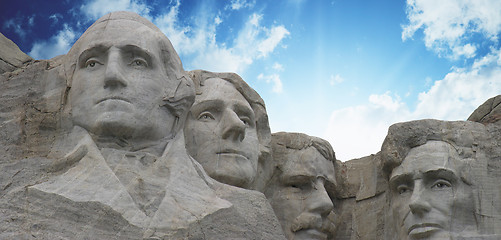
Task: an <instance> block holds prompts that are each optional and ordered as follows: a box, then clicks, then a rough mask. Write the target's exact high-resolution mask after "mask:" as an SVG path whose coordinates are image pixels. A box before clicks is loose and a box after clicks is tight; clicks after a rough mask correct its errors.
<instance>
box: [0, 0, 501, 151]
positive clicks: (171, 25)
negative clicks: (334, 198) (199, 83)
mask: <svg viewBox="0 0 501 240" xmlns="http://www.w3.org/2000/svg"><path fill="white" fill-rule="evenodd" d="M3 5H4V6H2V8H1V9H0V24H1V25H0V31H1V33H2V34H4V35H5V36H6V37H8V38H10V39H11V40H13V41H14V42H15V43H16V44H18V46H19V47H20V48H21V50H22V51H24V52H26V53H27V54H29V55H30V56H31V57H33V58H35V59H48V58H52V57H54V56H56V55H60V54H65V53H66V52H67V51H68V50H69V48H70V47H71V45H72V44H73V43H74V42H75V41H76V39H77V38H78V37H79V36H80V35H81V34H82V33H83V31H85V29H86V28H87V27H89V26H90V25H91V24H92V23H93V22H94V21H95V20H97V19H98V18H99V17H101V16H102V15H104V14H106V13H107V12H109V11H116V10H128V11H134V12H137V13H139V14H140V15H142V16H144V17H146V18H148V19H150V20H151V21H152V22H153V23H155V24H156V25H157V26H158V27H159V28H160V29H161V30H162V31H163V32H164V33H165V34H166V35H167V37H169V39H170V40H171V41H172V43H173V45H174V47H175V49H176V50H177V52H178V54H179V55H180V57H181V60H182V62H183V64H184V68H185V69H186V70H193V69H205V70H209V71H224V72H236V73H238V74H239V75H240V76H242V77H243V79H244V80H246V81H247V82H248V83H249V84H250V85H251V86H252V87H253V88H255V89H256V91H257V92H258V93H259V94H260V95H261V97H262V98H263V99H264V100H265V102H266V106H267V110H268V115H269V119H270V125H271V130H272V132H278V131H291V132H304V133H307V134H309V135H313V136H318V137H322V138H325V139H327V140H329V142H330V143H331V144H332V146H333V148H334V151H335V152H336V156H337V158H338V159H340V160H342V161H345V160H349V159H353V158H358V157H363V156H366V155H369V154H371V153H376V152H378V151H379V150H380V147H381V144H382V142H383V139H384V137H385V136H386V132H387V129H388V127H389V126H390V125H391V124H392V123H396V122H401V121H409V120H416V119H423V118H435V119H441V120H465V119H466V118H468V116H469V115H470V114H471V112H472V111H473V110H474V109H475V108H477V107H478V106H479V105H480V104H482V103H483V102H484V101H485V100H487V99H488V98H490V97H493V96H495V95H498V94H500V93H501V50H500V48H501V46H500V40H499V37H500V34H501V1H499V0H477V1H466V0H441V1H435V0H408V1H395V0H379V1H372V0H334V1H322V0H319V1H307V0H287V1H286V0H284V1H258V0H254V1H253V0H231V1H217V0H197V1H195V0H187V1H182V0H179V1H174V0H173V1H160V0H150V1H148V0H118V1H105V0H75V1H71V0H66V1H60V3H59V4H47V2H45V1H27V0H18V1H11V2H9V4H8V5H6V4H3Z"/></svg>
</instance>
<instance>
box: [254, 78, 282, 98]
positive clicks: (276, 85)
mask: <svg viewBox="0 0 501 240" xmlns="http://www.w3.org/2000/svg"><path fill="white" fill-rule="evenodd" d="M257 79H258V80H264V81H266V83H272V84H273V88H272V91H273V92H274V93H281V92H282V91H283V84H282V80H280V75H278V74H271V75H264V74H262V73H261V74H259V75H258V76H257Z"/></svg>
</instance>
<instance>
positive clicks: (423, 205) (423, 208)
mask: <svg viewBox="0 0 501 240" xmlns="http://www.w3.org/2000/svg"><path fill="white" fill-rule="evenodd" d="M409 208H410V209H411V212H412V214H416V215H424V214H426V213H427V212H429V211H430V210H431V206H430V203H429V202H428V199H426V189H425V186H423V183H422V182H421V181H416V182H415V183H414V189H413V190H412V195H411V198H410V201H409Z"/></svg>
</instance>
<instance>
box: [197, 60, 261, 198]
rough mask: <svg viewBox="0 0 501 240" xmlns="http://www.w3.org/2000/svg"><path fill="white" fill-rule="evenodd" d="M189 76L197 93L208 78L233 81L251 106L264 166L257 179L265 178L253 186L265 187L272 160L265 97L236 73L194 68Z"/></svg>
mask: <svg viewBox="0 0 501 240" xmlns="http://www.w3.org/2000/svg"><path fill="white" fill-rule="evenodd" d="M189 76H190V78H191V79H192V80H193V83H194V86H195V92H196V94H197V95H200V94H202V89H201V87H202V86H204V82H205V81H206V80H207V79H211V78H220V79H223V80H225V81H228V82H229V83H231V84H232V85H233V86H234V87H235V89H236V90H237V91H238V92H239V93H240V94H242V96H243V97H244V98H245V100H247V102H248V103H249V105H250V106H251V108H252V110H253V111H254V115H255V119H256V131H257V137H258V140H259V151H260V152H259V164H260V165H261V168H264V169H258V177H257V178H256V181H261V180H263V183H258V182H256V183H255V184H254V187H253V188H255V189H257V190H261V189H262V188H263V186H262V184H264V181H266V180H265V179H267V178H268V177H269V173H268V169H266V168H268V167H267V165H268V164H269V162H270V161H271V146H270V141H271V131H270V125H269V121H268V114H267V113H266V106H265V104H264V101H263V99H262V98H261V97H260V96H259V94H258V93H257V92H256V91H255V90H254V89H252V88H251V87H250V86H249V85H248V84H247V83H246V82H245V81H244V80H243V79H242V78H241V77H240V76H239V75H238V74H236V73H230V72H222V73H219V72H209V71H204V70H193V71H190V72H189Z"/></svg>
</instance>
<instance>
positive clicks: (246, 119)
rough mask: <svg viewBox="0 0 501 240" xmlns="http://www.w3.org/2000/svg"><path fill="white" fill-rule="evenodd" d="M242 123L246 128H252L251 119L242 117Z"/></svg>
mask: <svg viewBox="0 0 501 240" xmlns="http://www.w3.org/2000/svg"><path fill="white" fill-rule="evenodd" d="M240 121H242V122H243V123H244V124H245V125H246V126H250V125H251V122H250V120H249V118H246V117H241V118H240Z"/></svg>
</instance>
